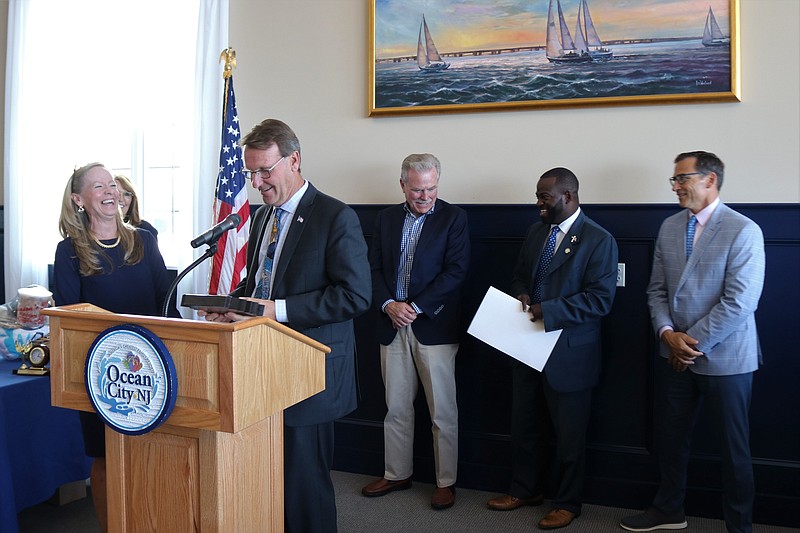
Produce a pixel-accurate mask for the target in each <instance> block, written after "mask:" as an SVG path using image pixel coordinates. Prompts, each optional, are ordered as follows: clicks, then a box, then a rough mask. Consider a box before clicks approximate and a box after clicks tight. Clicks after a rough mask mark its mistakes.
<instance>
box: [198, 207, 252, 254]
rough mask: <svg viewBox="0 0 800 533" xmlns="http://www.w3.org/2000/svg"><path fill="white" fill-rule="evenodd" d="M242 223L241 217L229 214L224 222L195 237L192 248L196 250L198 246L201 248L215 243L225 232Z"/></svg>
mask: <svg viewBox="0 0 800 533" xmlns="http://www.w3.org/2000/svg"><path fill="white" fill-rule="evenodd" d="M241 221H242V217H240V216H239V215H237V214H236V213H231V214H230V215H228V216H227V217H225V220H223V221H222V222H220V223H219V224H217V225H216V226H213V227H211V228H209V229H207V230H206V231H204V232H203V233H202V234H200V235H199V236H197V237H195V238H194V239H193V240H192V248H197V247H198V246H202V245H204V244H209V243H212V244H213V243H215V242H217V241H218V240H219V238H220V237H222V234H223V233H225V232H226V231H230V230H232V229H233V228H235V227H236V226H238V225H239V223H240V222H241Z"/></svg>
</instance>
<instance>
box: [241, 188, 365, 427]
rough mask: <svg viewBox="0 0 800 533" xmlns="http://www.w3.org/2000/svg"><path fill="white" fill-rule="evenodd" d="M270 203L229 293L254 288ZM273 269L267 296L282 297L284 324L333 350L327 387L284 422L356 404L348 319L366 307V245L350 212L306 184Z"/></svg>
mask: <svg viewBox="0 0 800 533" xmlns="http://www.w3.org/2000/svg"><path fill="white" fill-rule="evenodd" d="M271 211H272V208H270V207H269V206H263V207H261V208H259V209H258V211H256V214H255V216H254V217H253V222H252V224H251V227H250V229H251V231H250V239H249V241H248V243H247V272H248V276H247V277H245V279H243V280H242V281H241V283H239V286H238V287H236V290H235V291H234V292H233V293H232V294H233V295H234V296H251V295H252V294H253V290H254V289H255V276H254V275H253V273H255V272H258V269H259V268H260V265H259V264H258V255H259V250H260V249H261V241H262V239H263V238H264V235H265V234H268V228H267V222H268V221H269V218H270V214H271ZM285 239H286V240H285V241H284V243H283V249H282V251H281V255H280V258H279V261H278V264H277V265H276V266H275V280H274V282H273V285H272V287H273V288H272V298H273V299H276V300H286V314H287V315H288V319H289V322H288V324H287V325H288V326H289V327H290V328H292V329H294V330H297V331H299V332H300V333H302V334H303V335H306V336H308V337H310V338H312V339H315V340H317V341H319V342H321V343H322V344H325V345H327V346H329V347H330V348H331V352H330V353H329V354H327V356H326V358H325V390H324V391H322V392H320V393H318V394H315V395H314V396H312V397H311V398H308V399H306V400H303V401H302V402H300V403H298V404H296V405H293V406H291V407H289V408H288V409H286V411H284V422H285V423H286V424H287V425H289V426H305V425H311V424H320V423H323V422H330V421H332V420H335V419H337V418H340V417H342V416H344V415H346V414H348V413H349V412H351V411H353V410H354V409H355V408H356V406H357V400H356V376H355V334H354V332H353V318H355V317H356V316H358V315H360V314H361V313H363V312H364V311H366V310H367V309H369V304H370V273H369V262H368V260H367V245H366V243H365V242H364V234H363V231H362V229H361V224H360V223H359V221H358V217H357V216H356V214H355V212H354V211H353V210H352V209H351V208H349V207H348V206H347V205H345V204H344V203H342V202H340V201H339V200H337V199H335V198H332V197H330V196H327V195H325V194H323V193H321V192H319V191H318V190H317V189H316V188H315V187H314V186H313V185H311V183H309V184H308V190H307V191H306V193H305V194H304V195H303V198H302V199H301V200H300V205H299V206H298V207H297V211H296V212H295V213H294V218H293V220H292V224H291V226H290V227H289V231H288V233H287V234H286V237H285Z"/></svg>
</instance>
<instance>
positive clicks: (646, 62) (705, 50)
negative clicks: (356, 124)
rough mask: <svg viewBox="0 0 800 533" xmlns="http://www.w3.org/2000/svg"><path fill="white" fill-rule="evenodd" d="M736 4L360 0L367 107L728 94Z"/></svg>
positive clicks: (430, 108)
mask: <svg viewBox="0 0 800 533" xmlns="http://www.w3.org/2000/svg"><path fill="white" fill-rule="evenodd" d="M739 2H740V0H646V1H645V0H637V1H636V2H631V1H627V0H626V1H624V2H623V1H621V0H502V1H498V0H370V1H369V6H370V13H369V22H370V24H369V31H370V34H369V39H370V43H369V58H370V59H369V64H368V69H369V75H368V76H369V86H368V94H367V98H368V113H369V116H376V115H391V114H423V113H445V112H465V111H475V110H478V111H485V110H492V109H497V110H501V109H502V110H506V109H522V108H529V107H530V108H537V107H543V108H546V107H577V106H601V105H646V104H664V103H684V102H692V103H694V102H734V101H739V100H740V97H739V94H740V90H741V87H740V79H741V78H740V73H739V54H740V50H739V37H738V30H739V20H738V19H739ZM703 21H706V26H707V29H706V30H705V31H704V29H703V26H702V22H703ZM704 34H705V35H704ZM434 39H435V43H434Z"/></svg>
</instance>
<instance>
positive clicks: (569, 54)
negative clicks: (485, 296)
mask: <svg viewBox="0 0 800 533" xmlns="http://www.w3.org/2000/svg"><path fill="white" fill-rule="evenodd" d="M554 1H555V4H556V6H557V7H558V28H556V22H555V12H554V11H553V2H554ZM576 38H577V39H578V43H577V46H576V43H575V42H574V41H573V40H572V36H571V35H570V33H569V29H568V28H567V23H566V21H565V20H564V12H563V11H562V10H561V1H560V0H550V8H549V10H548V12H547V47H546V52H545V53H546V55H547V59H548V61H550V62H551V63H567V62H576V61H591V60H592V56H591V54H589V50H588V48H587V47H586V41H585V39H584V37H583V33H582V31H581V30H580V28H578V31H577V32H576ZM578 46H580V48H579V47H578Z"/></svg>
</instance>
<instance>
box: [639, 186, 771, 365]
mask: <svg viewBox="0 0 800 533" xmlns="http://www.w3.org/2000/svg"><path fill="white" fill-rule="evenodd" d="M688 213H689V212H688V210H684V211H681V212H680V213H677V214H675V215H672V216H671V217H669V218H667V219H666V220H665V221H664V223H663V224H662V225H661V230H660V231H659V233H658V240H657V241H656V251H655V256H654V258H653V271H652V274H651V276H650V285H649V286H648V288H647V303H648V305H649V307H650V316H651V318H652V323H653V328H654V329H655V330H656V332H658V330H659V329H660V328H662V327H663V326H672V327H673V329H674V330H675V331H682V332H686V333H687V334H689V335H690V336H692V337H694V338H695V339H697V340H698V341H699V344H698V345H697V350H698V351H701V352H703V353H704V354H705V355H703V356H701V357H698V358H697V359H696V360H695V364H694V365H692V366H691V367H689V368H690V370H692V371H693V372H697V373H698V374H704V375H710V376H726V375H735V374H743V373H745V372H752V371H754V370H756V369H757V368H758V363H759V361H760V360H761V347H760V345H759V342H758V333H757V332H756V320H755V311H756V308H757V307H758V300H759V298H760V297H761V288H762V287H763V285H764V267H765V261H764V237H763V235H762V233H761V228H759V227H758V225H757V224H756V223H755V222H753V221H752V220H750V219H749V218H747V217H745V216H744V215H742V214H740V213H737V212H736V211H734V210H733V209H731V208H730V207H728V206H726V205H725V204H723V203H722V202H720V203H719V205H718V206H717V208H716V209H715V210H714V213H713V214H712V215H711V219H710V220H709V221H708V224H707V226H706V228H705V229H704V230H703V233H702V234H701V235H700V237H699V238H698V240H697V243H696V244H695V246H694V249H693V251H692V255H691V256H690V257H689V261H688V262H687V261H686V252H685V235H686V225H687V223H688V220H689V214H688ZM660 345H661V356H662V357H667V356H668V355H669V351H668V349H667V347H666V346H665V345H664V344H663V343H660Z"/></svg>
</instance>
